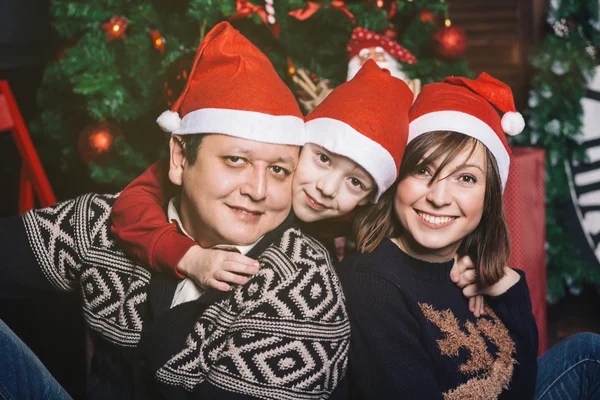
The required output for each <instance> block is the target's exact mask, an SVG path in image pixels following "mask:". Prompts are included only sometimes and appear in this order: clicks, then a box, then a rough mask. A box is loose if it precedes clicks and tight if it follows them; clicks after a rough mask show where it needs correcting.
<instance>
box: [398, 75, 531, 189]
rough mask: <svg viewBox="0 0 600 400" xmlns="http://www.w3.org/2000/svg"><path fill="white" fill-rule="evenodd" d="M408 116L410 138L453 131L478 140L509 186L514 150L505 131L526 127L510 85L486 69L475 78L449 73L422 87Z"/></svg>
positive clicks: (513, 132)
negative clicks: (441, 80) (493, 158)
mask: <svg viewBox="0 0 600 400" xmlns="http://www.w3.org/2000/svg"><path fill="white" fill-rule="evenodd" d="M498 111H500V112H501V113H502V117H500V115H499V114H498ZM409 119H410V128H409V136H408V142H410V141H411V140H413V139H415V138H417V137H419V136H421V135H423V134H425V133H427V132H432V131H453V132H458V133H462V134H464V135H467V136H471V137H474V138H475V139H477V140H479V141H480V142H481V143H483V144H484V145H485V146H486V147H487V148H488V150H489V151H490V152H491V153H492V154H493V155H494V157H495V158H496V162H497V164H498V170H499V172H500V178H501V179H502V188H504V187H505V186H506V180H507V179H508V169H509V166H510V154H511V152H510V148H509V147H508V141H507V139H506V135H511V136H514V135H518V134H519V133H521V132H522V131H523V128H525V121H524V120H523V116H522V115H521V114H520V113H518V112H517V110H516V108H515V102H514V99H513V94H512V91H511V90H510V87H508V85H506V84H505V83H503V82H501V81H499V80H498V79H496V78H493V77H491V76H490V75H488V74H486V73H485V72H484V73H482V74H481V75H479V76H478V77H477V79H475V80H473V79H467V78H461V77H449V78H446V79H444V81H443V82H442V83H430V84H428V85H425V86H423V88H422V89H421V93H420V94H419V96H418V97H417V99H416V100H415V103H414V104H413V106H412V108H411V109H410V112H409Z"/></svg>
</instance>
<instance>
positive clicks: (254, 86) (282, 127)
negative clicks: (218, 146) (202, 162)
mask: <svg viewBox="0 0 600 400" xmlns="http://www.w3.org/2000/svg"><path fill="white" fill-rule="evenodd" d="M156 122H157V123H158V125H159V126H160V127H161V128H162V129H163V130H164V131H165V132H171V133H172V134H177V135H186V134H198V133H219V134H224V135H229V136H235V137H239V138H243V139H249V140H256V141H260V142H267V143H275V144H288V145H297V146H302V145H304V120H303V116H302V113H301V111H300V108H299V106H298V102H297V101H296V99H295V98H294V95H293V94H292V92H291V91H290V89H289V88H288V87H287V86H286V85H285V84H284V83H283V81H282V80H281V79H280V78H279V75H277V72H276V71H275V69H274V68H273V66H272V64H271V62H270V61H269V60H268V59H267V57H266V56H265V55H264V54H263V53H262V52H261V51H260V50H258V49H257V48H256V47H255V46H254V45H253V44H252V43H250V41H249V40H248V39H246V38H245V37H244V36H242V35H241V34H240V33H239V32H238V31H237V30H235V29H234V28H233V27H232V26H231V25H230V24H229V23H227V22H221V23H220V24H218V25H216V26H215V27H214V28H213V29H212V30H211V31H210V32H209V33H208V34H207V35H206V37H205V38H204V40H202V42H201V43H200V46H199V47H198V50H197V52H196V57H195V59H194V64H193V66H192V69H191V71H190V75H189V80H188V81H187V84H186V86H185V88H184V89H183V92H182V93H181V95H180V96H179V99H177V101H176V102H175V104H174V105H173V108H172V109H171V110H170V111H165V112H163V113H162V114H161V115H160V117H158V119H157V121H156Z"/></svg>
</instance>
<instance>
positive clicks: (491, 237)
mask: <svg viewBox="0 0 600 400" xmlns="http://www.w3.org/2000/svg"><path fill="white" fill-rule="evenodd" d="M477 146H483V144H482V143H481V142H479V141H478V140H477V139H475V138H472V137H470V136H466V135H463V134H461V133H457V132H447V131H434V132H428V133H426V134H424V135H422V136H419V137H418V138H416V139H415V140H413V141H412V142H410V143H409V144H408V146H407V147H406V151H405V152H404V156H403V159H402V164H401V165H400V174H399V176H398V179H397V180H396V182H395V183H394V184H393V185H392V187H390V188H389V189H388V190H387V191H386V192H385V193H384V194H383V195H382V196H381V198H380V199H379V201H378V202H377V203H376V204H373V205H370V206H367V207H364V208H362V209H361V210H359V211H358V213H357V216H356V218H355V220H354V233H355V236H356V242H357V243H356V244H357V249H358V250H359V251H362V252H371V251H373V250H375V248H376V247H377V246H379V244H380V243H381V241H382V240H383V239H385V238H394V237H398V236H399V235H400V233H401V232H402V229H403V228H402V226H401V224H400V222H399V221H398V218H397V217H396V214H395V212H394V197H395V194H396V190H397V188H398V184H399V183H400V182H401V181H402V180H403V179H405V178H406V177H408V176H409V175H412V174H414V173H415V172H417V171H419V170H420V169H422V168H423V167H424V166H426V165H429V164H431V163H432V162H433V161H435V160H438V159H439V160H441V163H440V166H439V167H438V168H437V170H436V172H435V174H434V176H433V177H432V178H431V181H433V180H435V179H436V178H437V177H438V175H439V174H440V173H441V171H442V170H443V169H444V167H445V166H446V165H447V164H448V163H449V162H451V161H452V160H453V159H454V158H455V157H456V156H457V155H458V154H460V153H461V152H462V151H463V150H465V149H469V148H470V149H471V154H473V152H474V151H475V149H476V148H477ZM432 148H435V150H434V151H433V152H432V153H431V154H430V155H429V156H428V157H425V154H426V153H427V152H428V151H429V149H432ZM484 148H485V161H486V165H487V167H486V177H485V181H486V189H485V197H484V201H483V214H482V216H481V221H480V222H479V225H477V227H476V228H475V230H474V231H473V232H471V233H470V234H469V235H467V236H466V237H465V238H464V239H463V241H462V243H461V246H460V248H459V249H458V255H459V256H461V257H462V256H465V255H468V256H470V257H471V259H472V260H473V263H474V264H475V271H476V274H477V279H478V280H479V282H480V283H481V284H482V285H483V286H491V285H493V284H494V283H496V282H497V281H498V280H500V278H501V277H502V276H503V275H504V266H505V265H506V263H507V261H508V257H509V255H510V246H509V236H508V225H507V223H506V217H505V215H504V207H503V202H502V182H501V180H500V173H499V171H498V164H497V163H496V159H495V158H494V156H493V155H492V153H491V152H490V151H489V150H488V149H487V147H485V146H484Z"/></svg>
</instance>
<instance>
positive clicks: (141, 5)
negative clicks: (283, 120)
mask: <svg viewBox="0 0 600 400" xmlns="http://www.w3.org/2000/svg"><path fill="white" fill-rule="evenodd" d="M51 15H52V17H53V26H54V28H55V29H56V31H57V33H58V34H59V36H60V37H61V40H62V41H63V42H64V50H62V51H61V52H60V54H59V55H58V56H57V60H56V62H54V63H52V64H51V65H49V66H48V67H47V69H46V71H45V73H44V80H43V85H42V87H41V88H40V90H39V94H38V103H39V106H40V108H41V109H42V110H43V112H42V113H41V115H40V116H39V118H38V119H37V120H36V121H35V122H34V123H33V125H32V132H33V134H34V137H35V140H36V144H37V146H38V147H39V148H43V149H44V151H43V152H41V153H42V161H43V162H44V163H45V164H46V165H51V164H57V163H58V165H57V167H59V168H60V169H61V170H62V171H63V175H62V177H61V179H65V180H68V181H69V182H70V183H71V184H72V185H77V183H78V181H81V180H84V179H89V178H90V177H91V179H92V180H93V181H94V182H97V183H101V184H108V185H109V186H110V187H113V188H114V189H120V188H122V187H123V186H124V185H125V184H127V183H128V182H130V181H131V180H132V179H133V178H135V177H136V176H137V175H138V174H139V173H141V172H142V171H143V169H144V168H145V167H146V166H148V165H149V164H150V163H151V162H153V161H155V160H156V159H158V158H159V157H161V156H164V155H165V152H166V149H167V146H166V143H167V140H168V135H166V134H165V133H164V132H161V131H160V130H159V129H158V127H157V126H156V123H155V120H156V117H157V116H158V115H160V113H161V112H162V111H164V110H166V109H168V108H169V106H170V105H171V104H172V102H173V101H174V100H175V99H176V97H177V96H178V95H179V92H180V91H181V89H182V88H183V86H184V84H185V80H186V79H187V71H189V67H190V66H191V60H192V58H193V56H194V52H195V49H196V47H197V45H198V43H199V42H200V40H201V39H202V37H203V35H204V34H205V33H206V32H207V31H208V30H209V29H210V28H211V27H212V26H214V25H215V24H217V23H218V22H220V21H223V20H229V21H231V23H232V24H233V25H234V27H236V28H237V29H239V30H240V31H241V32H242V33H243V34H244V35H245V36H247V37H248V38H249V39H250V40H251V41H252V42H253V43H255V44H256V45H257V46H258V47H259V48H261V49H262V50H263V51H264V52H265V53H266V54H267V55H268V57H269V58H270V60H271V61H272V62H273V64H274V66H275V68H276V69H277V70H278V72H279V73H280V75H281V77H282V78H283V79H284V80H285V82H286V83H288V84H289V86H290V87H291V88H292V90H293V91H294V92H297V93H299V94H302V91H300V90H299V89H300V87H299V86H298V85H297V83H298V79H297V78H295V73H296V71H297V70H298V69H299V68H303V70H306V71H309V74H310V76H311V79H313V80H314V81H315V83H316V82H318V81H319V80H325V79H326V80H328V81H329V82H330V86H331V87H335V86H337V85H338V84H340V83H341V82H343V81H345V79H346V72H347V68H348V54H347V50H346V46H347V44H348V41H349V39H350V36H351V33H352V31H353V29H354V28H356V27H364V28H367V29H369V30H371V31H374V32H378V33H381V34H382V35H385V36H387V37H391V38H397V40H398V42H399V43H400V44H401V45H403V46H404V47H405V48H406V49H408V50H409V51H410V52H412V54H414V55H415V56H416V58H417V62H416V63H414V64H412V65H406V66H405V68H404V72H405V73H406V74H407V75H408V76H409V77H410V78H411V79H413V78H419V79H420V80H421V81H422V82H423V83H427V82H431V81H439V80H441V79H443V78H444V77H446V76H448V75H452V74H455V75H467V74H468V72H467V67H466V63H465V62H464V61H463V60H461V59H460V57H461V55H462V53H463V52H464V49H465V41H464V34H463V33H462V31H461V30H460V28H456V27H454V26H451V24H450V20H449V19H448V5H447V4H446V3H445V0H400V1H384V0H377V1H370V0H369V1H367V0H365V1H357V2H347V3H346V2H344V1H339V0H335V1H324V2H322V3H318V2H305V1H303V0H290V1H285V2H284V1H278V0H275V2H274V1H273V0H252V1H245V0H237V1H236V0H188V1H184V0H173V1H162V0H154V1H135V0H121V1H119V0H111V1H106V0H86V1H74V0H52V1H51ZM307 75H308V74H306V75H305V76H307ZM294 82H296V83H294Z"/></svg>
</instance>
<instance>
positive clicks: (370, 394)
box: [339, 240, 538, 399]
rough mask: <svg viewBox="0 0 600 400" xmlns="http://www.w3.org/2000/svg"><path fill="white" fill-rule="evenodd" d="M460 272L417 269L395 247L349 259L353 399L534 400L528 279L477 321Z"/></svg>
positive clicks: (346, 283)
mask: <svg viewBox="0 0 600 400" xmlns="http://www.w3.org/2000/svg"><path fill="white" fill-rule="evenodd" d="M452 264H453V262H452V261H451V262H447V263H441V264H437V263H428V262H424V261H420V260H417V259H414V258H412V257H410V256H408V255H407V254H406V253H404V252H403V251H402V250H400V249H399V248H398V246H396V245H395V244H394V243H393V242H391V241H389V240H385V241H384V242H382V243H381V244H380V245H379V247H378V248H377V249H376V250H375V251H373V252H372V253H369V254H357V255H354V256H351V257H347V258H346V259H344V261H343V262H342V264H341V265H340V266H339V275H340V278H341V281H342V286H343V288H344V293H345V294H346V300H347V310H348V313H349V316H350V323H351V332H352V335H351V345H350V360H349V361H350V363H349V382H350V394H351V396H352V397H353V398H357V399H442V398H444V399H467V398H468V399H495V398H501V399H531V398H532V396H533V391H534V388H535V379H536V372H537V363H536V358H537V348H538V337H537V328H536V325H535V320H534V318H533V315H532V313H531V301H530V298H529V290H528V288H527V283H526V281H525V276H524V274H523V273H522V272H521V271H519V274H520V275H521V279H520V280H519V282H518V283H517V284H515V285H514V286H513V287H512V288H510V289H509V290H508V291H507V292H505V293H504V294H502V295H500V296H498V297H493V298H492V297H486V299H485V302H486V313H485V315H483V316H482V317H480V318H475V317H474V315H473V314H472V313H471V311H469V304H468V300H467V299H465V297H464V296H463V295H462V291H461V289H460V288H458V287H457V286H456V285H455V284H454V283H453V282H452V281H451V280H450V270H451V268H452Z"/></svg>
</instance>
